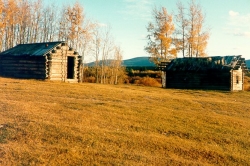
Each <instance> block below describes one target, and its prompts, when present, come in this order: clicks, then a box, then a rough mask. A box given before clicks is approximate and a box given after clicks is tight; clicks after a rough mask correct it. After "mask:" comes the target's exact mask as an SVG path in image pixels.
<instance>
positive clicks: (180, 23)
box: [145, 0, 210, 65]
mask: <svg viewBox="0 0 250 166" xmlns="http://www.w3.org/2000/svg"><path fill="white" fill-rule="evenodd" d="M176 6H177V10H176V11H175V12H174V13H173V14H171V13H169V12H168V11H167V9H166V8H165V7H161V8H157V7H155V8H154V9H153V10H152V16H153V21H151V22H149V24H148V26H147V31H148V36H147V40H148V43H147V46H146V47H145V50H146V52H148V53H149V54H150V56H151V57H150V58H151V60H152V61H153V62H154V63H155V64H157V65H159V64H160V63H161V62H166V61H170V60H171V59H173V58H176V57H177V54H178V53H180V54H181V55H182V56H183V57H202V56H206V55H207V54H206V47H207V42H208V39H209V35H210V34H209V29H208V28H207V27H206V24H205V14H204V13H203V11H202V8H201V6H200V4H199V3H196V1H195V0H190V2H189V3H188V6H187V7H185V6H184V4H183V3H181V2H177V4H176Z"/></svg>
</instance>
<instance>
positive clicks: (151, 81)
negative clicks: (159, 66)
mask: <svg viewBox="0 0 250 166" xmlns="http://www.w3.org/2000/svg"><path fill="white" fill-rule="evenodd" d="M140 83H141V84H142V85H145V86H161V84H160V83H159V82H158V81H157V80H156V79H155V78H151V77H143V78H142V79H141V80H140Z"/></svg>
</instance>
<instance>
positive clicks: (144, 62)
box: [86, 56, 250, 69]
mask: <svg viewBox="0 0 250 166" xmlns="http://www.w3.org/2000/svg"><path fill="white" fill-rule="evenodd" d="M110 61H111V60H110ZM101 62H102V61H100V62H99V63H100V64H101ZM86 65H88V66H94V65H95V62H90V63H87V64H86ZM122 65H123V66H125V67H156V65H155V64H154V63H153V62H151V61H150V60H149V57H146V56H143V57H135V58H131V59H126V60H123V61H122ZM246 65H247V68H248V69H250V59H248V60H246Z"/></svg>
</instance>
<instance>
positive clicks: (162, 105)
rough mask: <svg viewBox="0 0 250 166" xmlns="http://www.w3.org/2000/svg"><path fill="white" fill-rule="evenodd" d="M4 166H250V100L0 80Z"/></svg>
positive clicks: (219, 94)
mask: <svg viewBox="0 0 250 166" xmlns="http://www.w3.org/2000/svg"><path fill="white" fill-rule="evenodd" d="M0 96H1V97H0V108H1V111H0V165H249V164H250V158H249V154H250V142H249V137H250V133H249V126H250V114H249V111H250V93H249V92H235V93H231V92H220V91H198V90H172V89H162V88H156V87H143V86H132V85H101V84H90V83H83V84H67V83H59V82H44V81H36V80H18V79H6V78H0Z"/></svg>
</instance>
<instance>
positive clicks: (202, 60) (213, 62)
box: [163, 55, 246, 71]
mask: <svg viewBox="0 0 250 166" xmlns="http://www.w3.org/2000/svg"><path fill="white" fill-rule="evenodd" d="M245 66H246V65H245V58H241V55H237V56H235V55H232V56H214V57H197V58H176V59H174V60H172V61H171V62H170V64H168V65H167V66H166V67H165V69H163V70H165V71H199V70H201V71H206V70H231V69H238V68H239V67H242V68H243V69H244V67H245Z"/></svg>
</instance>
